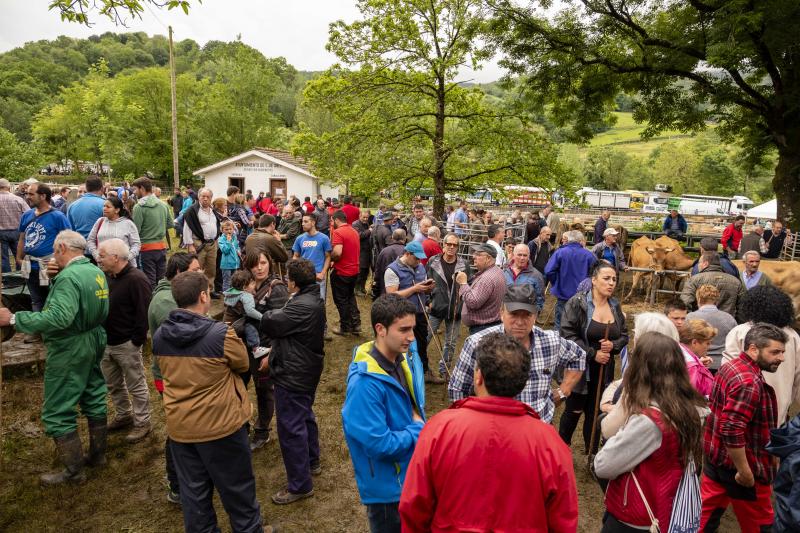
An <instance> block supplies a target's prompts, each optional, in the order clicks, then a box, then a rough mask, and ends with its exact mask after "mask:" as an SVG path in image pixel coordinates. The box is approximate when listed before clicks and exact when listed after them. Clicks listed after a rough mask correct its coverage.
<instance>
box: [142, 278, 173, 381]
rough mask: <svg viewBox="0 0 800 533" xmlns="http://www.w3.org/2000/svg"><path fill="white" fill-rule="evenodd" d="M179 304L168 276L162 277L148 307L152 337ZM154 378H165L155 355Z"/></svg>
mask: <svg viewBox="0 0 800 533" xmlns="http://www.w3.org/2000/svg"><path fill="white" fill-rule="evenodd" d="M177 308H178V304H176V303H175V299H174V298H173V297H172V284H171V283H170V282H169V280H167V279H166V278H163V279H160V280H159V281H158V284H157V285H156V288H155V289H154V290H153V297H152V298H151V299H150V307H148V308H147V325H148V326H149V328H150V338H152V337H153V335H155V333H156V330H157V329H158V326H160V325H161V323H162V322H163V321H164V319H165V318H167V315H168V314H169V313H170V311H172V310H173V309H177ZM151 369H152V371H153V379H154V380H158V379H163V378H162V377H161V368H159V366H158V357H153V364H152V365H151Z"/></svg>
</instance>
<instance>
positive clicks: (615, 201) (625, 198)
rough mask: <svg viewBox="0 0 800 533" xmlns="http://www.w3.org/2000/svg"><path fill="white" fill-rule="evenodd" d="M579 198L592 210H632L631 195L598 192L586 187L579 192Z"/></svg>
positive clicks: (615, 192) (626, 193)
mask: <svg viewBox="0 0 800 533" xmlns="http://www.w3.org/2000/svg"><path fill="white" fill-rule="evenodd" d="M577 195H578V198H580V199H581V201H582V202H583V203H585V204H586V205H588V206H589V207H590V208H595V209H630V207H631V194H630V193H628V192H622V191H598V190H597V189H591V188H588V187H584V188H583V189H580V190H579V191H578V194H577Z"/></svg>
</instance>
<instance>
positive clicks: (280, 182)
mask: <svg viewBox="0 0 800 533" xmlns="http://www.w3.org/2000/svg"><path fill="white" fill-rule="evenodd" d="M269 192H270V193H272V198H273V199H275V198H278V197H280V198H283V199H284V200H285V199H286V180H285V179H271V180H269Z"/></svg>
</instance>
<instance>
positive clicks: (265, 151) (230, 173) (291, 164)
mask: <svg viewBox="0 0 800 533" xmlns="http://www.w3.org/2000/svg"><path fill="white" fill-rule="evenodd" d="M194 175H195V176H200V177H201V178H203V181H204V182H205V187H208V188H209V189H211V191H212V192H213V193H214V198H216V197H218V196H225V193H226V191H227V189H228V187H230V186H231V185H235V186H237V187H239V190H240V191H241V192H242V193H243V194H244V192H245V191H247V190H248V189H249V190H251V191H253V195H254V196H258V193H260V192H265V193H266V192H271V193H272V197H273V198H275V197H278V196H280V197H282V198H287V197H288V196H289V195H291V194H294V195H295V196H297V197H298V198H299V199H300V201H302V200H303V198H304V197H306V196H310V197H311V199H312V201H313V200H314V199H315V198H316V197H317V195H318V194H321V195H322V196H323V197H325V198H328V197H331V198H334V197H337V196H338V195H339V190H338V189H337V188H335V187H330V186H328V185H323V184H322V183H320V179H319V178H318V177H316V176H314V175H313V174H312V173H311V171H310V170H309V169H308V164H307V163H306V162H305V160H303V159H301V158H299V157H294V156H293V155H292V154H291V153H289V152H288V151H286V150H274V149H271V148H254V149H253V150H250V151H249V152H244V153H241V154H239V155H235V156H233V157H229V158H228V159H224V160H222V161H219V162H217V163H214V164H213V165H209V166H207V167H205V168H201V169H198V170H195V171H194Z"/></svg>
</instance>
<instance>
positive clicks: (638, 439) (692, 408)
mask: <svg viewBox="0 0 800 533" xmlns="http://www.w3.org/2000/svg"><path fill="white" fill-rule="evenodd" d="M620 401H621V402H623V404H624V408H625V411H626V412H628V413H629V417H628V420H627V422H626V423H625V425H624V426H623V427H622V429H620V430H619V432H617V434H616V435H614V436H613V437H611V438H610V439H609V440H608V442H606V444H605V446H603V448H602V449H601V450H600V451H599V452H598V454H597V456H596V457H595V458H594V469H595V474H596V475H597V477H599V478H602V479H609V480H611V481H610V482H609V484H608V489H607V490H606V500H605V501H606V515H605V517H604V519H603V529H602V531H603V533H612V532H628V531H642V530H644V531H647V530H648V528H650V527H651V525H652V524H653V522H654V520H653V518H655V519H656V520H658V526H659V528H660V530H661V531H669V524H670V520H671V519H672V516H671V515H672V504H673V502H674V500H675V495H676V493H677V491H678V484H679V483H680V481H681V477H682V476H683V474H684V471H685V470H686V467H687V465H688V464H689V462H690V460H694V464H695V465H700V464H702V463H701V461H702V453H703V447H702V446H703V444H702V437H703V433H702V431H703V422H702V415H703V414H704V413H705V412H706V411H707V408H706V407H705V400H704V399H703V397H702V396H700V394H699V393H698V392H697V390H695V388H694V387H693V386H692V384H691V383H690V382H689V374H688V373H687V372H686V364H685V363H684V360H683V353H682V352H681V349H680V346H678V343H676V342H675V341H674V340H673V339H671V338H669V337H667V336H666V335H662V334H661V333H655V332H650V333H645V334H644V335H642V336H641V337H638V338H637V343H636V347H635V348H634V349H633V352H632V353H631V356H630V362H629V363H628V369H627V370H626V372H625V394H624V395H623V397H622V399H621V400H620ZM695 496H696V499H697V501H699V500H700V494H699V484H698V485H697V494H696V495H695ZM651 515H652V518H651ZM651 531H652V530H651Z"/></svg>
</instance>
